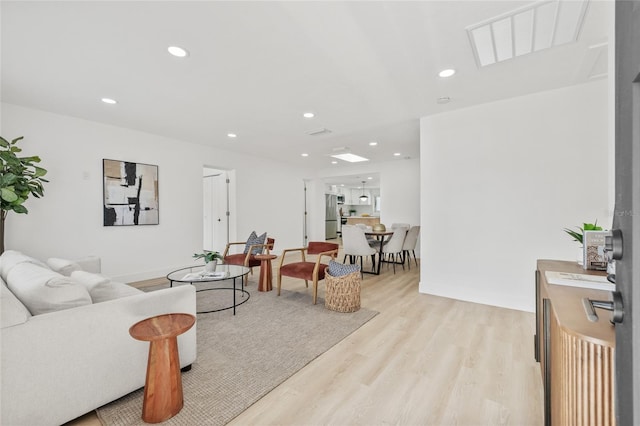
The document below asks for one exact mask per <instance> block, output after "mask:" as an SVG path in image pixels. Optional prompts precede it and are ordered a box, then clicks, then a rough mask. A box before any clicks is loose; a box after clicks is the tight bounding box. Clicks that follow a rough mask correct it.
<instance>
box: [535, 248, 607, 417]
mask: <svg viewBox="0 0 640 426" xmlns="http://www.w3.org/2000/svg"><path fill="white" fill-rule="evenodd" d="M545 271H560V272H574V273H579V274H585V273H589V274H603V273H602V272H595V271H585V270H584V269H583V268H582V267H581V266H580V265H578V264H577V263H575V262H566V261H556V260H538V264H537V270H536V335H535V337H534V343H535V345H534V351H535V354H534V355H535V357H536V361H538V362H540V369H541V372H542V382H543V386H544V402H545V407H544V418H545V425H554V426H555V425H614V424H615V404H614V401H615V400H614V383H613V380H614V376H615V370H614V360H615V356H614V351H615V330H614V327H613V325H612V324H611V323H610V322H609V312H607V311H604V310H601V309H597V310H596V311H597V313H598V316H599V320H598V321H597V322H591V321H589V319H588V318H587V315H586V313H585V309H584V307H583V304H582V299H583V298H584V297H588V298H589V299H592V300H594V299H595V300H609V299H610V294H609V292H606V291H599V290H590V289H584V288H577V287H568V286H561V285H553V284H548V283H547V280H546V277H545Z"/></svg>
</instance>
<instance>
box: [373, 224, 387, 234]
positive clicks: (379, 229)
mask: <svg viewBox="0 0 640 426" xmlns="http://www.w3.org/2000/svg"><path fill="white" fill-rule="evenodd" d="M371 229H373V232H385V231H386V230H387V228H386V227H385V226H384V225H383V224H381V223H376V224H375V225H373V227H372V228H371Z"/></svg>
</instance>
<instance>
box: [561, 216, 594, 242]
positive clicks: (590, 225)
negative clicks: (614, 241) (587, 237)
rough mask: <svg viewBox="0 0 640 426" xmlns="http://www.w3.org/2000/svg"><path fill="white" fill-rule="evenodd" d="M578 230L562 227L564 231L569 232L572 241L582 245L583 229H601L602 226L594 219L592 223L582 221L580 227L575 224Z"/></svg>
mask: <svg viewBox="0 0 640 426" xmlns="http://www.w3.org/2000/svg"><path fill="white" fill-rule="evenodd" d="M576 228H578V230H579V231H580V232H578V231H574V230H572V229H569V228H564V232H566V233H567V234H569V236H571V237H572V238H573V240H574V241H577V242H579V243H580V245H582V238H583V236H584V231H602V227H601V226H598V221H597V220H596V221H595V222H594V223H583V224H582V227H579V226H576Z"/></svg>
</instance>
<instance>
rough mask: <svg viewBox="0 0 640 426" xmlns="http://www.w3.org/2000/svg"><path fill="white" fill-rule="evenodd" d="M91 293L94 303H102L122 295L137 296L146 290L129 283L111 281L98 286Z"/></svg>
mask: <svg viewBox="0 0 640 426" xmlns="http://www.w3.org/2000/svg"><path fill="white" fill-rule="evenodd" d="M89 293H90V294H91V300H93V303H100V302H106V301H108V300H113V299H120V298H121V297H128V296H136V295H138V294H142V293H144V292H143V291H142V290H138V289H137V288H135V287H131V286H130V285H127V284H123V283H117V282H113V281H109V282H108V283H106V284H101V285H98V286H96V287H95V288H94V289H93V290H91V291H90V292H89Z"/></svg>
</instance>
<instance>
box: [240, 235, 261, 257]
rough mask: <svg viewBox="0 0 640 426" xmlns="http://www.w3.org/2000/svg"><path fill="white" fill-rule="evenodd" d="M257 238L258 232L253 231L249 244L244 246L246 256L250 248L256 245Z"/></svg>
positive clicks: (248, 240)
mask: <svg viewBox="0 0 640 426" xmlns="http://www.w3.org/2000/svg"><path fill="white" fill-rule="evenodd" d="M256 238H258V234H256V231H251V234H249V238H247V243H246V244H245V246H244V251H243V253H244V254H247V252H248V251H249V247H251V244H255V243H254V242H253V241H255V240H256Z"/></svg>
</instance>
